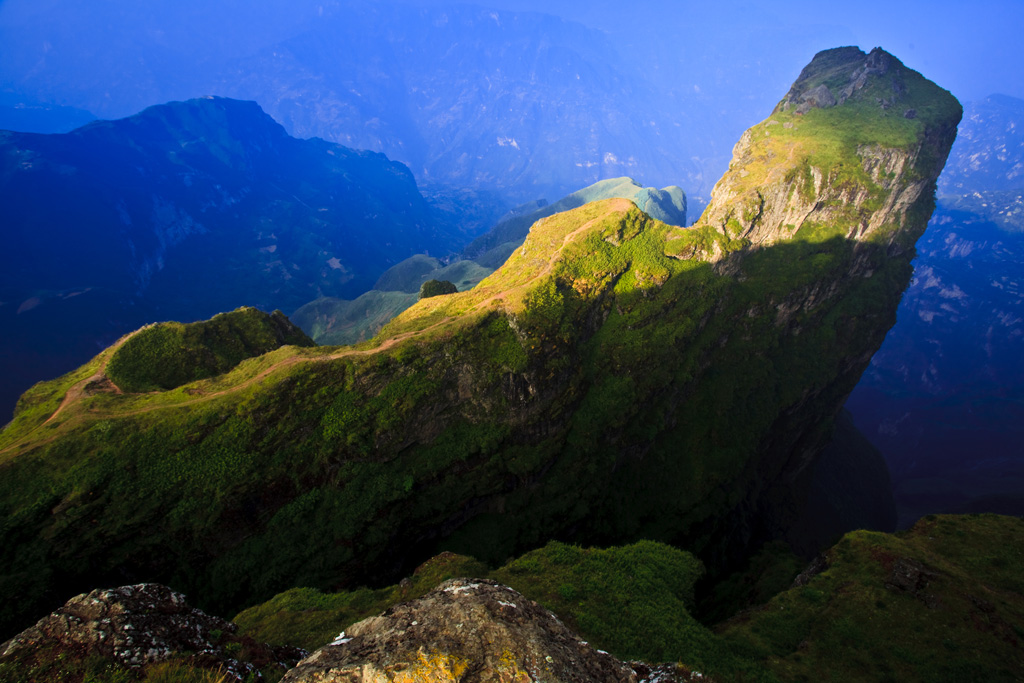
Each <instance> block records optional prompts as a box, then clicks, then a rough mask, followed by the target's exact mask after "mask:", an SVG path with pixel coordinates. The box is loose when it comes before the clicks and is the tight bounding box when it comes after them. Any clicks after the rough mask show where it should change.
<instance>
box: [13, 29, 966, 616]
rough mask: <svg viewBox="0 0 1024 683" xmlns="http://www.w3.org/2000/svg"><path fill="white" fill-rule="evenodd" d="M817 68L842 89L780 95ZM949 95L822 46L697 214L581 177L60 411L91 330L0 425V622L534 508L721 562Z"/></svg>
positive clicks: (466, 529)
mask: <svg viewBox="0 0 1024 683" xmlns="http://www.w3.org/2000/svg"><path fill="white" fill-rule="evenodd" d="M883 67H884V68H883ZM858 83H860V84H861V85H859V86H858V85H857V84H858ZM822 85H824V86H825V87H826V88H828V89H829V92H832V91H833V89H835V92H836V95H835V96H834V97H835V99H836V100H837V103H836V104H835V105H834V106H831V107H825V108H822V107H813V106H812V107H809V108H807V109H804V108H803V106H802V105H803V103H804V102H803V100H804V99H806V95H805V94H801V93H805V92H809V91H810V90H815V91H816V92H817V93H818V94H817V95H816V96H815V97H816V98H817V99H815V102H819V103H820V102H825V101H826V98H824V97H823V93H822V92H821V91H820V86H822ZM851 88H852V90H851V93H850V94H849V95H848V96H846V99H845V100H843V101H842V103H841V104H839V103H838V102H839V100H840V99H841V98H840V95H842V93H844V92H846V90H849V89H851ZM798 100H800V104H798V105H794V103H795V102H797V101H798ZM801 110H803V111H802V113H801ZM911 110H913V114H912V115H911ZM959 117H960V107H959V105H958V103H957V102H956V101H955V99H953V98H952V97H951V96H950V95H949V94H948V93H947V92H945V91H944V90H942V89H940V88H938V87H937V86H935V85H934V84H932V83H930V82H928V81H926V80H925V79H924V78H923V77H921V76H920V75H919V74H917V73H916V72H913V71H910V70H909V69H906V68H905V67H903V66H902V65H901V64H900V63H899V62H898V60H896V59H895V58H894V57H891V56H889V55H887V54H885V53H883V52H881V51H875V52H873V53H872V54H871V55H865V54H863V53H862V52H860V51H859V50H856V49H854V48H842V49H839V50H832V51H827V52H825V53H822V54H819V55H818V56H816V57H815V59H814V61H813V62H812V63H811V64H810V65H809V66H808V67H807V69H805V71H804V73H803V74H802V75H801V78H800V80H798V81H797V86H795V87H794V91H793V92H792V93H791V94H790V96H789V97H787V99H786V100H784V101H783V103H781V104H780V106H779V108H777V110H776V111H775V112H774V113H773V114H772V117H771V118H770V119H769V120H768V121H766V122H765V123H763V124H759V125H757V126H755V127H754V128H752V129H751V130H750V131H749V132H748V133H747V134H746V135H745V137H744V141H742V142H741V144H740V145H739V146H738V147H737V158H736V159H735V161H734V163H733V167H732V169H731V170H730V172H729V173H728V174H727V175H726V177H725V178H724V179H723V181H722V183H721V184H720V186H719V188H718V189H717V190H716V194H715V197H716V199H715V201H714V202H713V203H712V205H711V206H710V207H709V208H708V210H707V212H706V213H705V215H704V217H703V218H702V219H701V221H699V222H698V225H697V226H696V227H694V228H689V229H687V228H681V227H676V226H669V225H666V224H664V223H661V222H659V221H655V220H653V219H651V218H650V217H648V216H646V215H645V214H644V213H642V212H641V211H639V210H638V209H637V208H636V206H635V205H634V204H633V203H632V202H629V201H628V200H624V199H612V200H605V201H602V202H595V203H592V204H587V205H585V206H583V207H580V208H578V209H575V210H573V211H569V212H566V213H562V214H557V215H554V216H550V217H548V218H546V219H544V220H542V221H539V222H537V223H536V224H535V225H534V226H533V227H532V228H531V230H530V234H529V236H528V237H527V240H526V242H524V244H523V245H522V246H521V247H520V248H518V249H517V250H516V251H515V252H514V253H513V254H512V255H511V256H510V257H509V259H508V261H507V262H506V263H505V264H504V265H503V266H502V267H501V268H500V269H499V270H498V271H496V272H495V273H494V274H492V275H491V276H489V277H488V278H487V279H485V280H484V281H483V282H481V283H480V285H478V286H477V287H475V288H474V289H472V290H470V291H467V292H460V293H456V294H452V295H447V296H440V297H432V298H430V299H424V300H422V301H420V302H418V303H417V304H416V305H415V306H413V307H412V308H410V309H409V310H408V311H406V312H405V313H403V314H402V315H400V316H399V317H398V318H396V319H395V320H394V321H392V322H391V323H390V324H389V325H388V326H386V327H385V328H384V330H382V332H381V334H380V335H379V336H378V337H377V338H375V339H374V340H372V341H370V342H367V343H365V344H363V345H360V346H357V347H340V348H323V347H320V348H315V349H296V348H294V347H284V348H281V349H278V350H276V351H273V352H271V353H269V354H266V355H265V356H261V357H260V358H256V359H250V360H248V361H244V362H242V363H240V364H239V365H238V366H237V367H236V368H235V369H234V370H232V371H231V372H229V373H227V374H224V375H221V376H218V377H215V378H211V379H208V380H201V381H198V382H194V383H191V384H187V385H184V386H182V387H178V388H175V389H172V390H169V391H164V392H158V393H153V394H123V393H122V394H117V393H111V392H106V393H101V394H97V395H94V396H89V397H81V398H80V399H78V400H75V401H71V402H70V404H68V405H65V406H64V408H63V409H61V411H60V414H59V415H57V416H56V418H54V415H53V414H54V412H55V411H56V410H57V409H58V407H59V406H61V404H62V401H63V398H64V396H65V395H66V394H67V393H68V392H69V390H70V388H71V387H73V386H74V385H75V383H76V382H79V381H81V379H83V378H85V377H89V376H91V375H93V374H95V373H96V372H98V371H100V370H101V369H102V367H103V364H104V363H105V362H106V358H107V357H108V355H109V353H110V351H107V352H104V353H103V354H101V355H100V356H98V357H97V359H95V360H94V361H93V362H92V363H90V364H88V365H86V366H83V368H81V369H80V370H78V371H76V372H75V373H71V374H69V375H67V376H65V377H63V378H61V379H59V380H55V381H54V382H52V383H49V384H45V385H41V386H39V387H37V388H36V389H35V390H34V401H33V403H32V406H31V409H26V410H24V411H21V412H19V414H18V415H17V416H16V418H15V420H14V422H13V423H12V424H11V425H10V426H9V427H8V428H7V429H6V430H5V431H4V432H3V433H2V434H0V458H2V463H0V468H2V469H0V475H2V476H0V512H2V513H3V515H4V518H5V519H6V520H8V522H7V523H6V524H5V525H4V526H3V527H2V529H0V541H2V543H0V560H2V566H3V567H4V572H5V573H4V575H3V576H2V581H3V586H4V591H5V594H6V595H14V594H16V593H20V594H22V595H24V596H26V597H25V598H24V599H22V600H19V601H17V602H12V601H7V600H5V601H4V610H5V614H4V620H5V623H6V624H12V623H14V622H15V621H17V620H19V619H24V615H25V614H26V613H28V611H29V610H33V609H36V607H35V605H36V604H43V603H45V601H46V600H48V599H50V598H48V597H47V596H48V595H49V594H50V592H51V591H52V592H57V593H61V592H68V593H69V594H70V593H71V592H72V591H73V590H74V588H75V587H78V586H82V585H83V584H84V585H88V584H93V583H95V582H97V581H99V580H100V579H104V578H106V577H114V576H125V575H127V576H131V577H143V576H144V577H148V578H164V579H166V580H169V581H173V582H175V585H180V586H182V587H184V588H187V590H189V592H190V594H192V595H194V596H196V597H197V600H198V602H199V604H201V605H204V606H216V607H217V608H219V609H222V610H226V609H230V608H232V607H238V606H241V605H242V604H244V603H247V602H250V601H253V600H257V599H260V598H261V597H262V596H269V595H270V594H272V593H274V592H275V591H277V590H280V589H282V588H285V587H287V586H290V585H296V584H299V585H312V586H323V587H329V586H347V585H353V584H358V583H364V582H382V581H385V580H387V579H388V578H392V577H397V576H399V575H401V573H402V572H403V571H404V570H405V569H406V568H408V567H410V566H412V565H414V564H415V563H417V562H418V561H420V560H422V559H423V558H425V557H429V556H430V555H432V554H434V553H435V552H436V551H438V550H444V549H451V550H456V551H461V552H465V553H467V554H471V555H474V556H477V557H480V558H481V559H486V560H502V559H504V558H506V557H508V556H510V555H511V554H513V553H514V552H517V551H518V550H521V549H525V548H529V547H533V546H538V545H541V544H543V543H544V542H546V541H547V540H549V539H551V538H553V537H554V538H563V539H575V540H580V541H586V542H591V543H600V544H611V543H614V542H617V541H623V540H626V539H636V538H655V539H661V540H665V541H670V542H672V543H674V544H677V545H679V546H681V547H685V548H688V549H692V550H694V551H695V552H696V553H698V554H699V555H701V556H702V558H703V559H704V560H705V562H706V563H707V565H708V568H709V570H710V571H711V572H712V573H715V572H718V571H721V570H723V569H724V568H727V567H729V566H730V565H731V564H733V563H735V562H736V561H738V560H740V559H742V558H743V557H745V556H746V555H747V554H748V553H749V551H750V549H751V548H752V547H754V546H755V545H757V544H759V542H760V541H762V540H765V539H767V538H772V537H776V536H779V535H781V534H783V533H785V531H786V530H787V529H788V528H789V527H790V526H791V525H792V523H793V522H794V521H795V519H796V516H797V513H798V511H799V509H800V508H801V507H802V505H803V502H804V501H803V499H804V497H805V495H806V491H807V487H808V481H809V465H810V464H811V463H813V461H814V459H815V457H816V455H817V454H818V452H819V451H820V449H821V447H822V445H823V443H824V441H825V440H826V439H827V437H828V435H829V432H830V428H831V420H832V418H833V417H834V416H835V414H836V413H837V411H838V410H839V409H840V407H841V405H842V403H843V400H844V399H845V397H846V395H847V394H848V393H849V391H850V389H851V388H852V387H853V385H854V384H855V383H856V380H857V378H858V377H859V375H860V373H861V371H862V370H863V368H864V367H865V365H866V363H867V362H868V359H869V358H870V356H871V354H872V353H873V352H874V351H875V349H877V347H878V345H879V344H880V343H881V340H882V338H883V337H884V335H885V332H886V331H887V329H888V328H889V326H890V325H891V324H892V322H893V316H894V311H895V307H896V304H897V302H898V300H899V296H900V293H901V292H902V290H903V288H904V287H905V286H906V283H907V281H908V278H909V274H910V265H909V262H910V258H911V256H912V253H913V243H914V240H915V239H916V238H917V236H918V235H919V234H920V232H921V231H922V230H923V229H924V224H925V222H926V220H927V217H928V215H929V214H930V212H931V208H932V203H931V202H932V189H933V187H934V181H935V178H936V177H937V175H938V173H939V171H940V170H941V168H942V163H943V161H944V159H945V155H946V153H947V152H948V149H949V145H950V144H951V142H952V138H953V136H954V134H955V129H956V123H957V121H958V120H959ZM773 122H774V123H773ZM801 216H802V217H801ZM788 220H795V221H797V222H795V223H787V222H785V221H788ZM51 418H54V419H51ZM154 529H156V530H158V531H156V532H154V531H153V530H154ZM143 530H145V533H143Z"/></svg>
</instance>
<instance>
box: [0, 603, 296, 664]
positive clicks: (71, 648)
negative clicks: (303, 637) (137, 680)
mask: <svg viewBox="0 0 1024 683" xmlns="http://www.w3.org/2000/svg"><path fill="white" fill-rule="evenodd" d="M237 629H238V627H237V626H235V625H234V624H233V623H231V622H229V621H225V620H224V619H221V618H219V617H213V616H210V615H208V614H206V613H204V612H202V611H200V610H198V609H195V608H194V607H191V606H190V605H189V604H188V603H187V602H186V601H185V596H184V595H182V594H181V593H176V592H174V591H172V590H171V589H170V588H168V587H166V586H162V585H160V584H155V583H142V584H137V585H134V586H122V587H120V588H111V589H106V590H94V591H92V592H91V593H88V594H82V595H78V596H76V597H74V598H72V599H71V600H68V601H67V602H66V603H65V604H64V605H63V606H62V607H61V608H60V609H58V610H57V611H55V612H53V613H52V614H50V615H49V616H47V617H44V618H42V619H40V620H39V621H38V622H37V623H36V625H35V626H32V627H30V628H27V629H25V630H24V631H22V632H21V633H19V634H18V635H17V636H15V637H14V638H11V639H10V640H8V641H7V642H5V643H3V645H0V661H2V662H4V663H5V664H9V665H10V666H16V662H18V661H19V660H22V659H25V658H31V657H32V656H33V655H38V653H39V652H40V651H48V652H52V653H54V654H55V655H57V654H63V655H66V656H67V657H68V658H69V659H79V658H83V657H84V658H89V657H91V658H101V659H107V660H113V661H114V662H116V663H117V664H120V665H122V666H126V667H129V668H131V669H135V670H141V669H144V668H145V667H146V666H148V665H151V664H156V663H158V662H161V661H164V660H167V659H170V658H171V657H176V658H177V659H181V658H182V656H183V655H184V656H186V658H187V659H188V661H189V663H190V664H192V665H193V666H196V667H200V668H210V669H218V670H220V671H221V672H222V673H223V674H224V675H225V676H226V678H225V680H239V681H241V680H250V679H255V680H262V678H261V675H260V673H259V671H258V670H257V669H256V667H255V666H253V665H252V664H251V663H249V662H240V661H238V660H237V659H235V658H234V657H232V656H231V655H230V654H228V652H227V651H226V650H225V649H224V647H223V645H224V642H225V639H224V638H223V636H224V635H225V634H227V635H228V636H231V635H232V634H234V633H235V632H236V631H237ZM229 639H230V640H237V639H236V638H229ZM284 649H287V650H294V648H284ZM282 654H284V653H279V652H273V653H270V652H268V653H267V655H268V656H269V657H274V658H277V656H278V655H282ZM300 656H301V654H298V655H296V654H295V653H288V654H286V655H285V657H284V658H285V659H289V658H290V657H294V659H291V661H292V662H294V661H295V659H298V657H300Z"/></svg>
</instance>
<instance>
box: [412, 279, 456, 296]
mask: <svg viewBox="0 0 1024 683" xmlns="http://www.w3.org/2000/svg"><path fill="white" fill-rule="evenodd" d="M457 291H459V288H458V287H456V286H455V284H454V283H452V282H449V281H448V280H427V281H426V282H424V283H423V284H422V285H421V286H420V298H421V299H429V298H430V297H432V296H441V295H443V294H454V293H455V292H457Z"/></svg>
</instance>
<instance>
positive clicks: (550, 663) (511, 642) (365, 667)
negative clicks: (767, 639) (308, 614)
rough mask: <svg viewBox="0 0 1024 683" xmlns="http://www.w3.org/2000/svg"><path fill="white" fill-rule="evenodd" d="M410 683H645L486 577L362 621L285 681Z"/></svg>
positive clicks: (450, 585) (453, 583)
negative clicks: (544, 682) (439, 682)
mask: <svg viewBox="0 0 1024 683" xmlns="http://www.w3.org/2000/svg"><path fill="white" fill-rule="evenodd" d="M650 672H658V673H662V674H663V675H664V676H665V677H664V678H659V680H663V681H672V680H689V678H688V677H686V675H685V674H682V675H681V676H680V677H679V678H675V677H674V671H673V672H672V673H670V672H668V671H667V670H664V671H663V670H662V669H648V668H646V667H644V668H643V673H644V674H648V673H650ZM647 678H648V677H646V676H645V678H644V680H647ZM410 680H415V681H464V682H466V683H469V682H474V683H476V682H481V683H482V682H484V681H503V682H505V681H508V682H511V681H516V682H517V683H518V682H519V681H523V682H525V681H539V680H542V681H552V682H554V681H559V682H565V683H569V682H579V683H584V682H586V683H598V682H602V681H608V682H609V683H612V682H616V683H617V682H619V681H629V682H631V683H638V681H639V680H641V678H640V677H639V676H638V675H637V673H636V672H635V671H634V670H633V668H632V667H630V666H629V665H627V664H624V663H622V662H620V661H618V660H617V659H615V658H614V657H612V656H611V655H609V654H607V653H605V652H602V651H600V650H595V649H594V648H592V647H590V646H589V645H588V644H587V643H586V642H584V641H583V640H581V639H580V637H579V636H577V635H576V634H575V633H573V632H572V631H570V630H569V629H568V628H566V627H565V625H563V624H562V622H561V621H559V620H558V618H557V617H556V616H555V615H554V614H552V613H551V612H549V611H547V610H546V609H544V608H543V607H541V606H540V605H538V604H537V603H535V602H533V601H532V600H528V599H527V598H525V597H523V595H522V594H520V593H517V592H516V591H514V590H512V589H511V588H507V587H505V586H502V585H500V584H498V583H495V582H494V581H487V580H483V579H451V580H449V581H445V582H444V583H442V584H441V585H440V586H438V587H437V588H436V589H435V590H433V591H432V592H430V593H428V594H427V595H425V596H423V597H422V598H420V599H419V600H415V601H412V602H407V603H402V604H399V605H396V606H394V607H392V608H391V609H389V610H387V611H386V612H384V613H383V614H381V615H380V616H377V617H370V618H369V619H364V620H363V621H360V622H359V623H357V624H355V625H354V626H352V627H351V628H349V629H348V630H347V631H346V632H343V633H342V634H340V635H339V636H338V638H337V639H335V641H334V642H333V643H331V644H330V645H327V646H326V647H323V648H321V649H319V650H317V651H316V652H314V653H313V654H312V655H310V656H309V657H308V658H306V659H305V660H303V661H302V662H300V663H299V665H298V666H297V667H296V668H295V669H293V670H292V671H290V672H288V674H287V675H286V676H285V677H284V679H283V681H286V682H289V683H297V682H308V683H312V682H313V681H317V682H318V683H333V682H338V683H340V682H342V681H344V682H345V683H356V682H358V681H366V682H367V683H369V681H374V682H375V683H383V682H384V681H410ZM652 680H653V679H652Z"/></svg>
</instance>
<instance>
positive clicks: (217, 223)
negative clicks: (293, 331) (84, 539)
mask: <svg viewBox="0 0 1024 683" xmlns="http://www.w3.org/2000/svg"><path fill="white" fill-rule="evenodd" d="M0 194H2V196H3V197H4V240H5V248H4V249H3V250H2V252H0V320H2V321H3V328H4V335H2V339H0V357H2V358H3V365H4V367H3V373H4V376H5V381H4V387H5V394H4V395H3V396H2V403H3V410H4V411H5V412H6V411H9V410H10V409H11V407H13V402H14V399H15V397H16V396H17V394H20V393H21V392H22V391H24V390H25V389H26V388H27V387H28V385H29V384H31V383H32V382H33V381H37V380H39V379H43V378H45V377H48V376H52V375H53V374H54V372H60V371H64V370H67V369H70V368H71V367H74V366H75V365H77V364H79V363H81V362H82V361H83V360H84V359H85V358H88V357H90V356H91V355H93V354H94V353H95V352H96V350H97V348H101V347H102V346H103V345H106V344H108V343H110V342H112V341H113V340H114V339H116V338H117V337H118V336H120V335H121V334H123V333H124V332H126V331H128V330H130V329H132V328H134V327H137V326H138V325H140V324H143V323H147V322H152V321H157V320H182V321H186V322H187V321H190V320H196V319H199V318H205V317H208V316H210V315H212V314H214V313H217V312H220V311H224V310H231V309H233V308H237V307H238V306H241V305H253V306H257V307H259V308H261V309H264V310H268V311H269V310H273V309H275V308H281V309H285V310H289V311H290V310H293V309H294V308H297V307H298V306H300V305H301V304H303V303H306V302H307V301H310V300H312V299H315V298H317V297H320V296H342V297H344V296H348V297H354V296H356V295H358V294H360V293H362V292H364V291H366V290H367V289H370V288H371V287H372V286H373V284H374V283H375V282H376V281H377V278H378V277H379V276H380V274H381V273H382V272H384V270H386V269H387V268H388V267H390V266H391V265H393V264H395V263H397V262H399V261H401V260H402V259H404V258H406V257H407V256H410V255H412V254H415V253H425V252H426V253H429V252H440V253H448V252H450V251H453V250H458V249H459V248H461V247H462V246H463V245H464V244H465V243H466V242H468V241H469V240H470V239H472V237H474V236H475V235H474V234H473V233H472V232H469V233H464V232H462V228H461V227H458V226H454V225H452V223H451V222H450V221H451V220H452V219H454V218H456V217H457V214H456V212H454V211H450V212H448V213H447V214H445V213H443V212H437V211H434V210H432V209H431V208H430V206H429V205H428V204H427V202H426V201H425V200H424V198H423V196H422V195H421V194H420V193H419V191H418V189H417V187H416V183H415V181H414V180H413V177H412V174H411V173H410V172H409V169H408V168H406V167H405V166H403V165H402V164H399V163H396V162H393V161H389V160H388V159H387V158H386V157H385V156H384V155H382V154H378V153H373V152H362V151H356V150H352V149H349V148H346V147H342V146H341V145H337V144H334V143H329V142H325V141H323V140H317V139H313V140H298V139H295V138H292V137H290V136H289V135H288V134H287V133H286V132H285V131H284V129H283V128H282V127H281V126H280V125H279V124H277V123H275V122H274V121H273V119H271V118H270V117H269V116H267V115H266V114H265V113H264V112H263V111H261V110H260V108H259V107H258V106H257V105H256V104H255V103H252V102H240V101H235V100H229V99H224V98H206V99H197V100H190V101H188V102H173V103H170V104H166V105H161V106H157V107H151V108H149V109H147V110H145V111H144V112H142V113H140V114H138V115H136V116H132V117H129V118H127V119H122V120H118V121H102V122H95V123H92V124H89V125H86V126H84V127H82V128H80V129H77V130H75V131H74V132H72V133H68V134H63V135H37V134H29V133H12V132H0ZM453 214H455V215H453ZM478 223H479V221H478V222H477V223H472V222H471V226H472V225H476V224H478Z"/></svg>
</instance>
